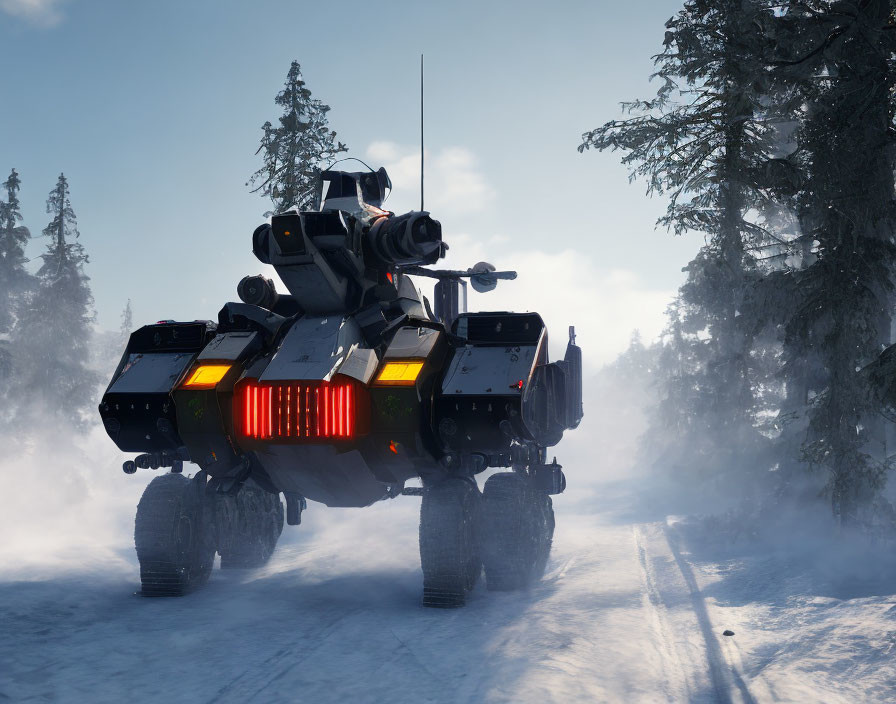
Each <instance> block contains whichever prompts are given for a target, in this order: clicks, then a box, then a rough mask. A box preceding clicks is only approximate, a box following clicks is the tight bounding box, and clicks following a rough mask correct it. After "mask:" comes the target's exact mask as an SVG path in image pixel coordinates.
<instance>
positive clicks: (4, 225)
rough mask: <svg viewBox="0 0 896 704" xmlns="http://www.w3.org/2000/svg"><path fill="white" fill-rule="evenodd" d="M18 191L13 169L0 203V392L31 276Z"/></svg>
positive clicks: (5, 183)
mask: <svg viewBox="0 0 896 704" xmlns="http://www.w3.org/2000/svg"><path fill="white" fill-rule="evenodd" d="M21 187H22V182H21V180H20V179H19V174H18V173H16V170H15V169H13V170H12V172H11V173H10V175H9V178H8V179H6V181H4V182H3V188H4V189H5V190H6V201H2V200H0V389H5V385H6V379H7V378H8V376H9V374H10V372H11V370H12V354H11V350H10V348H9V340H8V337H9V333H10V331H11V330H12V327H13V325H14V324H15V320H16V316H17V314H18V311H19V308H20V306H21V305H22V303H23V302H24V299H25V297H26V296H27V295H28V291H29V289H30V287H31V284H32V280H31V275H30V274H29V273H28V271H27V270H26V269H25V263H26V262H27V261H28V260H27V259H26V258H25V247H26V245H27V244H28V240H29V238H30V237H31V233H30V232H29V231H28V228H27V227H25V226H24V225H22V224H21V222H22V212H21V209H20V206H19V197H18V192H19V189H20V188H21Z"/></svg>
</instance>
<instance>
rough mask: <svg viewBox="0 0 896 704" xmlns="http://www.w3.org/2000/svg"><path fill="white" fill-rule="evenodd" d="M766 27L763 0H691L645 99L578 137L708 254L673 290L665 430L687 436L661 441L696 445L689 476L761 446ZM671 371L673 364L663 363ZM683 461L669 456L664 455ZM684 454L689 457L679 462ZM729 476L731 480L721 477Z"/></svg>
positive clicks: (671, 24)
mask: <svg viewBox="0 0 896 704" xmlns="http://www.w3.org/2000/svg"><path fill="white" fill-rule="evenodd" d="M771 18H772V13H771V12H770V10H769V9H768V7H767V5H766V4H765V3H763V2H761V1H760V0H720V1H716V2H710V1H709V0H688V1H687V2H686V3H685V4H684V7H683V9H682V10H681V11H680V12H679V13H678V14H677V15H676V16H675V17H673V18H672V19H670V20H669V21H668V22H667V24H666V30H667V31H666V34H665V41H664V46H665V49H664V50H663V52H662V53H660V54H659V55H657V56H656V57H654V58H655V63H656V65H657V71H656V74H655V77H658V78H659V79H661V80H662V86H661V87H660V89H659V91H658V92H657V95H656V97H655V98H654V99H653V100H647V101H641V100H638V101H634V102H631V103H625V104H623V107H624V109H625V110H626V112H628V113H629V114H630V115H632V117H629V118H627V119H623V120H614V121H611V122H608V123H606V124H605V125H603V126H602V127H599V128H598V129H596V130H593V131H591V132H588V133H586V134H584V135H583V143H582V144H581V146H580V147H579V151H582V150H584V149H591V148H594V149H598V150H605V149H611V150H616V149H619V150H622V151H624V152H626V154H625V156H624V157H623V159H622V161H623V163H624V164H627V165H629V166H630V168H631V177H632V179H636V178H639V177H641V178H644V179H645V180H646V181H647V191H648V194H651V195H654V194H655V195H665V196H666V197H667V198H668V202H669V204H668V208H667V211H666V215H665V216H664V217H663V218H662V219H661V220H660V223H662V224H664V225H666V226H667V227H669V228H671V229H672V230H674V232H675V233H676V234H678V233H682V232H684V231H700V232H703V233H705V235H706V245H705V246H704V247H703V248H702V249H701V251H700V253H699V254H698V256H697V257H696V258H695V259H694V260H693V261H692V262H691V263H690V264H689V265H688V267H687V268H686V271H687V274H688V277H687V282H686V283H685V285H684V286H683V287H682V289H681V291H680V297H679V302H678V305H677V310H676V316H677V317H678V319H679V320H678V323H677V325H678V326H679V337H678V338H677V339H678V341H679V344H680V345H687V346H689V347H691V348H692V349H690V350H687V351H686V350H684V349H683V348H679V349H678V350H677V351H676V352H675V354H676V355H678V356H684V357H686V358H687V359H688V364H687V365H686V366H687V372H686V373H684V374H680V373H678V370H677V369H671V370H670V371H669V376H668V377H667V378H668V379H669V380H670V385H669V387H668V389H667V393H668V394H669V398H668V400H667V403H666V404H665V408H666V410H667V411H668V413H667V414H666V415H669V414H671V415H680V416H681V417H680V418H673V417H667V418H665V422H666V423H668V424H672V425H673V426H675V427H678V428H681V429H682V430H683V431H685V432H684V433H683V434H673V435H668V437H669V438H670V440H671V441H672V442H673V443H676V444H679V445H680V448H679V449H684V448H691V449H693V448H695V447H697V446H699V447H700V448H702V449H701V452H699V453H691V461H692V462H694V463H705V465H706V466H705V467H703V468H694V467H692V469H694V470H696V473H697V474H698V475H701V476H705V475H706V474H707V473H713V472H718V471H720V470H731V471H733V472H736V471H738V470H752V469H754V468H755V464H756V462H755V459H756V454H757V451H758V446H759V445H761V444H763V439H762V438H761V437H760V436H759V435H758V433H756V431H755V429H754V427H753V418H752V409H753V389H752V381H751V373H752V370H751V347H752V331H753V329H754V327H755V326H754V324H753V321H751V320H747V319H746V318H747V316H745V315H744V312H745V311H746V310H747V309H748V306H747V305H746V298H747V297H748V295H749V292H750V291H751V288H752V286H753V284H754V283H755V281H756V280H757V279H758V278H759V276H760V274H759V272H758V270H757V267H756V265H755V260H754V258H753V257H752V256H751V254H752V253H754V252H756V251H758V250H760V249H761V248H762V247H764V246H765V245H766V243H767V239H768V236H769V233H768V232H767V231H766V230H765V229H764V228H763V227H761V226H760V224H758V222H757V221H756V220H755V219H748V214H749V213H750V212H751V211H756V210H762V209H764V208H765V202H766V200H767V195H766V193H765V191H764V190H763V188H761V187H760V184H757V183H756V182H755V179H754V174H757V173H761V172H762V169H763V167H764V165H765V163H766V161H767V160H768V154H769V140H770V138H771V136H772V131H771V130H770V128H769V127H768V125H767V124H766V123H765V121H764V120H765V114H766V106H765V105H764V102H763V101H764V98H765V96H766V94H767V85H766V78H765V77H766V74H767V71H766V66H765V64H764V63H763V56H764V54H765V53H766V44H767V41H768V40H767V36H766V32H765V27H766V26H767V24H768V22H769V21H770V19H771ZM666 361H667V362H668V363H671V362H672V360H668V359H667V360H666ZM667 449H668V450H669V451H670V453H671V454H673V455H675V454H679V453H678V452H677V451H676V449H675V448H667ZM684 454H687V453H684ZM729 476H730V475H729Z"/></svg>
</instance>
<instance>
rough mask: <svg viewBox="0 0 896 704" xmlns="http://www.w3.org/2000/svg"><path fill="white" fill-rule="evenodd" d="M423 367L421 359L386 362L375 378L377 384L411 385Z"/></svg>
mask: <svg viewBox="0 0 896 704" xmlns="http://www.w3.org/2000/svg"><path fill="white" fill-rule="evenodd" d="M421 369H423V360H406V361H403V362H386V364H385V365H384V366H383V368H382V369H381V370H380V373H379V376H377V378H376V382H375V383H377V384H383V385H395V386H412V385H413V384H414V382H415V381H417V377H418V376H420V370H421Z"/></svg>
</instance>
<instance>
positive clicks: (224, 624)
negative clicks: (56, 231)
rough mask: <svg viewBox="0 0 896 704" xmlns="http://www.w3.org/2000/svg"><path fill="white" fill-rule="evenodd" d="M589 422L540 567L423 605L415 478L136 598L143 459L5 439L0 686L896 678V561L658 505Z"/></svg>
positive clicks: (147, 692)
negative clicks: (600, 449)
mask: <svg viewBox="0 0 896 704" xmlns="http://www.w3.org/2000/svg"><path fill="white" fill-rule="evenodd" d="M593 438H594V436H593V435H590V434H589V433H588V432H587V431H586V432H585V433H582V435H581V436H580V439H579V440H577V441H575V442H574V443H573V444H572V445H571V446H570V447H569V448H568V449H569V453H568V454H567V455H566V456H569V454H571V455H573V456H576V457H579V459H578V460H577V461H576V462H577V465H575V466H573V465H571V464H569V463H567V469H568V470H569V478H570V490H569V491H568V492H567V493H566V494H564V495H563V496H560V497H557V498H556V500H555V507H556V511H557V518H558V530H557V534H556V539H555V546H554V551H553V556H552V559H551V562H550V565H549V568H548V573H547V575H546V576H545V578H544V579H543V580H542V582H541V583H540V584H538V585H537V586H536V587H534V588H533V589H531V590H530V591H528V592H525V593H510V594H508V593H490V592H488V591H486V590H485V589H484V588H483V586H482V585H480V586H479V587H478V588H477V590H476V591H475V592H474V593H473V595H472V598H471V599H470V600H469V603H468V605H467V606H466V607H465V608H463V609H458V610H451V611H441V610H430V609H424V608H423V607H422V606H420V581H421V576H420V569H419V558H418V554H417V545H416V537H417V535H416V534H417V510H418V505H419V504H418V502H419V499H416V498H414V497H402V498H399V499H396V500H395V501H392V502H388V503H383V504H380V505H377V506H374V507H371V508H368V509H363V510H341V509H326V508H324V507H322V506H318V505H311V506H310V507H309V510H308V511H307V512H306V514H305V522H304V524H303V525H302V526H301V527H299V528H291V527H287V528H286V529H285V531H284V536H283V539H282V541H281V544H280V546H279V547H278V550H277V552H276V554H275V556H274V558H273V560H272V561H271V563H270V564H269V565H268V566H267V567H266V568H264V569H260V570H252V571H245V572H229V573H225V572H221V571H216V572H215V573H214V574H213V575H212V578H211V580H210V582H209V584H208V585H207V587H206V588H205V589H204V590H203V591H201V592H198V593H195V594H193V595H190V596H187V597H184V598H179V599H144V598H141V597H139V596H136V595H135V592H136V591H137V588H138V578H137V566H136V560H135V556H134V552H133V548H132V547H131V543H130V538H131V534H130V533H131V530H132V525H133V524H132V520H133V511H134V506H135V504H136V501H137V498H138V497H139V493H140V491H141V489H142V486H143V485H144V484H145V483H146V482H147V481H148V480H149V479H150V478H151V474H152V473H151V472H149V471H145V472H141V473H138V475H136V476H134V477H126V476H125V475H123V474H121V472H120V470H118V469H117V464H118V462H120V459H121V458H120V456H119V455H118V453H117V452H116V451H115V449H114V447H110V445H111V443H108V441H105V440H103V438H102V436H101V434H94V435H93V436H91V438H90V439H89V440H88V442H87V444H86V445H85V447H83V448H82V449H81V450H80V451H79V452H81V453H82V454H78V452H75V454H74V455H71V456H66V457H64V458H63V457H57V458H49V457H46V456H44V455H42V454H41V453H40V452H36V453H33V454H32V456H31V458H30V459H28V458H25V459H21V458H20V459H18V460H14V461H13V460H7V461H5V462H4V464H3V468H2V469H3V471H4V474H5V475H8V474H9V473H11V472H16V474H17V476H18V477H19V479H18V482H19V484H20V485H21V490H20V491H19V492H18V493H16V494H10V493H7V494H6V495H5V496H4V498H3V499H2V502H3V503H2V508H3V512H2V514H0V532H2V534H3V535H4V542H3V544H2V545H0V700H2V701H16V702H17V701H63V702H66V701H67V702H115V703H119V702H123V701H127V702H143V701H168V702H250V701H257V702H279V701H290V702H291V701H308V702H330V701H333V702H342V701H352V702H467V701H470V702H479V701H495V702H545V701H556V702H570V701H597V702H765V701H791V702H828V703H830V702H866V701H878V702H885V701H894V700H896V671H894V665H893V661H894V652H893V650H894V647H896V608H894V606H893V605H894V603H896V597H894V594H896V569H893V568H892V561H888V560H880V559H879V560H876V561H874V560H871V559H869V558H868V557H866V556H864V555H863V554H861V547H857V548H856V549H855V550H844V549H842V548H843V546H842V545H841V546H840V547H839V548H836V550H833V552H836V553H837V554H836V555H835V554H833V552H832V548H830V545H831V543H830V542H829V541H827V540H821V539H819V540H818V542H817V544H813V543H811V542H809V543H807V541H806V540H805V537H801V538H799V539H798V540H797V539H793V540H790V539H788V537H787V536H781V537H782V539H781V540H780V541H777V542H776V544H775V547H774V548H772V547H769V545H768V544H767V543H764V542H763V541H757V540H747V539H746V538H744V537H742V536H740V537H738V536H735V535H733V534H732V532H731V530H730V528H726V527H724V526H721V525H716V524H714V523H712V522H705V521H694V520H681V519H676V518H672V517H667V516H665V515H664V514H663V512H662V511H658V510H657V508H656V506H655V505H654V506H653V508H651V507H650V504H649V503H648V502H645V500H644V499H643V497H642V495H641V493H640V491H639V490H636V489H635V487H642V486H643V481H635V480H634V478H633V477H624V476H620V474H619V473H618V472H617V473H616V474H615V475H612V476H611V475H610V474H608V473H603V474H600V475H598V476H594V474H592V473H591V472H590V470H591V469H592V467H593V466H596V465H591V464H590V463H589V462H588V461H587V460H586V459H584V458H585V457H587V454H586V453H585V450H584V448H585V447H586V445H585V443H586V442H587V441H589V440H593ZM576 443H577V444H576ZM561 449H562V448H561ZM88 450H89V452H88ZM620 452H621V450H620ZM559 454H560V458H561V460H562V459H563V457H564V453H563V452H560V453H559ZM87 455H89V456H90V457H91V460H92V461H91V462H86V457H87ZM605 460H606V458H602V459H599V458H597V457H595V458H594V459H593V462H594V463H601V462H605ZM7 486H11V482H9V481H8V482H7ZM735 538H736V539H735ZM844 553H846V556H844ZM869 554H877V555H880V551H879V550H878V551H877V552H876V553H871V551H869ZM726 629H730V630H731V631H733V632H734V635H733V636H724V635H722V634H723V631H725V630H726Z"/></svg>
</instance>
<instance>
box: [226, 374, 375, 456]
mask: <svg viewBox="0 0 896 704" xmlns="http://www.w3.org/2000/svg"><path fill="white" fill-rule="evenodd" d="M357 407H358V393H357V389H356V387H355V385H354V384H352V383H350V382H337V383H326V382H312V383H308V382H305V383H297V382H274V383H269V384H260V383H258V382H257V381H254V380H248V381H245V382H242V383H241V384H240V385H239V386H238V388H237V392H236V394H235V395H234V416H235V420H236V423H237V427H238V428H239V433H240V435H242V436H243V437H247V438H253V439H257V440H274V441H277V440H296V439H300V440H314V439H318V438H319V439H330V438H343V439H350V438H353V437H354V436H355V435H356V433H357V427H356V426H357V415H358V413H357Z"/></svg>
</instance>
